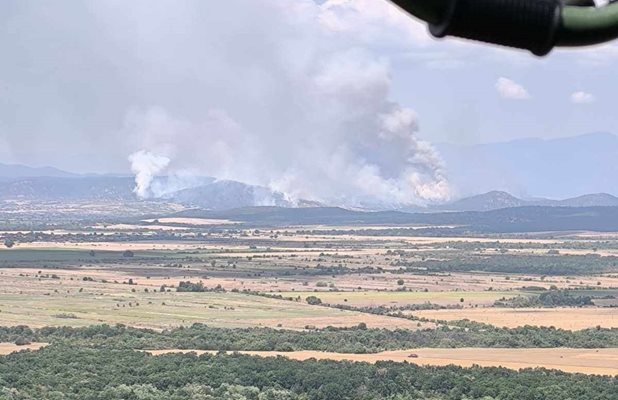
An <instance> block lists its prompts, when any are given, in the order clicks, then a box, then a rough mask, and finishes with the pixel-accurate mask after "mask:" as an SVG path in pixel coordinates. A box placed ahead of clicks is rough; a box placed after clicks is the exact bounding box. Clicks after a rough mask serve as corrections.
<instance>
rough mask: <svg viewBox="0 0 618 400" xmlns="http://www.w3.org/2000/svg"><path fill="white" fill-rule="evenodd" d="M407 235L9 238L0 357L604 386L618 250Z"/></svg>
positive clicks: (228, 231) (116, 230) (170, 225)
mask: <svg viewBox="0 0 618 400" xmlns="http://www.w3.org/2000/svg"><path fill="white" fill-rule="evenodd" d="M417 232H418V230H417V227H407V228H405V230H402V228H401V227H397V226H388V225H381V226H371V225H368V226H354V225H353V226H328V225H310V226H309V225H294V226H272V227H267V228H265V227H264V226H262V225H260V226H253V225H251V224H247V223H243V222H238V221H234V220H230V219H224V220H221V221H219V220H217V219H210V218H208V219H195V218H175V217H170V218H156V219H155V218H152V219H144V220H132V221H120V220H118V221H112V222H105V223H102V222H93V223H90V224H87V225H85V226H84V227H81V228H80V227H76V226H74V225H72V226H64V227H54V228H51V227H50V228H49V229H46V230H41V231H40V232H34V231H17V230H15V231H11V230H5V231H4V233H3V235H4V236H5V238H6V239H10V240H11V241H12V243H11V244H12V245H11V246H5V248H3V249H1V250H0V342H2V343H3V344H2V345H0V352H1V353H3V354H9V355H7V356H6V357H8V358H10V359H14V360H23V362H26V361H25V360H27V359H29V357H34V358H32V362H38V361H34V360H38V359H42V360H43V359H45V358H46V357H47V356H48V355H49V354H58V352H59V351H61V352H65V353H66V352H67V351H69V350H67V348H66V347H65V346H67V345H68V346H70V347H71V350H70V351H74V352H75V356H76V357H77V356H79V357H82V358H83V359H89V357H90V356H89V355H88V354H95V353H96V354H99V355H98V356H97V357H108V356H109V355H103V354H107V353H104V352H107V351H111V352H114V351H123V352H124V353H123V354H124V356H126V357H128V359H127V360H126V362H128V363H132V362H135V359H134V358H133V357H138V358H139V357H151V358H153V359H155V360H159V359H160V360H162V361H160V362H163V363H165V362H166V361H164V360H168V359H169V358H173V357H182V359H183V360H185V362H189V361H188V360H193V358H192V357H195V354H201V356H200V357H199V360H201V361H200V362H202V363H203V362H206V360H209V359H208V358H206V357H214V358H213V360H217V361H216V362H217V363H219V364H218V365H224V364H222V363H225V362H232V363H233V362H236V361H235V360H237V361H238V362H240V363H253V362H261V363H270V362H271V360H274V361H275V362H276V364H274V365H277V367H276V368H279V367H282V368H283V365H285V363H284V361H283V360H288V361H289V362H299V363H301V364H298V368H304V366H306V365H313V364H311V363H316V362H317V363H329V362H336V363H339V364H337V365H339V366H341V365H349V363H348V362H352V364H359V365H371V366H379V365H383V364H384V363H393V364H389V365H390V366H389V367H388V368H389V369H391V370H393V369H394V368H398V367H395V365H402V366H408V365H410V364H416V365H418V366H419V367H421V368H452V366H457V367H460V368H465V370H466V371H473V370H474V368H481V369H482V370H483V371H490V370H491V369H492V368H497V367H500V368H507V369H509V370H513V371H526V370H527V369H529V368H544V369H548V370H556V371H561V372H560V373H567V374H572V373H581V374H586V375H590V376H593V375H612V376H613V375H616V374H618V371H616V369H615V364H616V361H617V359H618V355H617V354H616V348H618V323H617V322H616V312H615V310H616V308H615V306H616V305H618V266H617V265H618V263H617V262H616V255H617V254H618V238H616V237H612V236H607V235H604V236H602V237H599V236H594V235H591V234H589V233H582V234H581V235H577V234H574V233H572V232H571V233H569V234H564V235H561V234H554V235H553V236H552V237H548V236H547V234H519V235H510V236H509V235H499V236H497V235H480V236H448V237H431V236H422V235H421V236H419V235H417ZM393 233H396V234H393ZM18 342H20V343H25V344H24V345H17V344H16V343H18ZM22 350H30V351H29V352H21V353H20V352H19V351H22ZM226 351H227V352H228V353H225V352H226ZM88 352H90V353H88ZM93 352H94V353H93ZM101 352H103V353H101ZM186 353H192V354H186ZM133 354H140V355H133ZM226 354H227V355H226ZM412 354H413V355H414V356H412ZM277 356H280V357H279V358H275V357H277ZM54 357H57V356H54ZM110 357H111V356H110ZM239 357H248V358H239ZM222 360H225V361H222ZM247 360H250V361H247ZM256 360H262V361H256ZM20 362H21V361H20ZM213 362H214V361H213ZM294 365H296V364H294ZM318 365H322V364H316V368H318V367H317V366H318ZM290 368H296V366H295V367H290ZM434 371H438V370H434ZM435 373H437V372H435ZM484 373H488V372H484ZM519 373H524V372H519ZM556 373H557V372H556ZM566 376H568V377H571V376H572V375H566ZM183 390H184V389H183Z"/></svg>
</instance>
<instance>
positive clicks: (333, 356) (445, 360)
mask: <svg viewBox="0 0 618 400" xmlns="http://www.w3.org/2000/svg"><path fill="white" fill-rule="evenodd" d="M148 353H150V354H153V355H164V354H174V353H195V354H214V353H215V352H214V351H204V350H182V349H169V350H149V351H148ZM229 353H230V354H231V353H232V352H229ZM238 353H240V354H245V355H250V356H258V357H286V358H290V359H293V360H300V361H304V360H310V359H315V360H334V361H353V362H368V363H372V364H374V363H376V362H380V361H395V362H407V363H411V364H417V365H429V366H447V365H457V366H460V367H467V368H469V367H472V366H475V365H478V366H481V367H503V368H509V369H515V370H519V369H525V368H548V369H557V370H560V371H564V372H573V373H581V374H589V375H618V349H563V348H555V349H485V348H463V349H410V350H395V351H385V352H381V353H376V354H342V353H329V352H321V351H292V352H276V351H272V352H269V351H240V352H238Z"/></svg>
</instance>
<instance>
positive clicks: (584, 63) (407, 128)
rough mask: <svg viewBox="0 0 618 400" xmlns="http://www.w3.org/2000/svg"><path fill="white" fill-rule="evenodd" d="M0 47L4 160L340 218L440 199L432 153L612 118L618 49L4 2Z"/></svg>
mask: <svg viewBox="0 0 618 400" xmlns="http://www.w3.org/2000/svg"><path fill="white" fill-rule="evenodd" d="M0 48H1V49H2V50H3V51H2V60H3V61H2V62H1V63H0V162H4V163H24V164H28V165H33V166H40V165H52V166H55V167H58V168H63V169H67V170H71V171H79V172H129V171H130V170H131V168H132V169H133V171H136V170H137V171H138V172H136V173H138V174H139V173H141V172H143V171H142V170H141V169H140V164H136V161H135V160H144V156H146V158H147V157H148V156H152V157H153V158H152V159H150V161H148V160H147V162H145V165H146V166H150V167H151V166H152V165H153V161H152V160H153V159H154V160H155V161H156V160H159V161H161V160H163V162H159V163H156V162H155V163H154V165H159V164H160V165H163V166H162V167H161V168H160V171H159V169H157V168H155V169H154V170H153V171H154V173H159V172H160V173H167V174H175V175H178V176H190V175H195V174H202V175H209V176H216V177H220V178H224V179H235V180H241V181H245V182H248V183H253V184H260V185H265V186H269V187H271V188H273V189H276V190H281V191H284V192H286V193H289V194H290V195H291V196H294V197H297V198H306V197H309V198H315V199H329V200H333V201H335V202H339V203H341V204H346V203H349V202H350V201H353V202H368V203H371V202H372V201H383V200H384V199H394V200H392V201H395V202H401V203H405V202H416V203H423V202H431V201H439V200H441V199H446V198H448V197H449V196H450V195H451V188H449V184H448V169H447V166H445V165H443V163H442V161H441V159H440V155H439V153H438V152H437V151H435V149H434V148H433V147H432V146H431V143H455V144H477V143H491V142H501V141H508V140H514V139H519V138H529V137H534V138H542V139H551V138H557V137H566V136H574V135H580V134H584V133H589V132H598V131H604V132H613V127H614V126H616V125H617V122H618V113H616V112H615V107H614V104H613V101H614V97H615V96H616V94H615V93H614V91H615V88H614V86H615V85H611V82H612V79H615V78H614V73H615V72H614V71H615V70H616V64H618V46H616V45H613V44H609V45H604V46H600V47H596V48H588V49H584V50H581V49H580V50H558V51H554V52H553V53H552V54H551V55H550V57H547V58H537V57H534V56H532V55H530V54H529V53H526V52H521V51H513V50H507V49H502V48H497V47H491V46H482V45H479V44H476V43H471V42H466V41H460V40H455V39H443V40H435V39H433V38H431V37H430V36H429V34H428V33H427V28H426V26H425V25H423V24H421V23H420V22H419V21H416V20H413V19H411V18H410V17H409V16H407V15H406V14H404V13H403V12H401V11H400V10H399V9H398V8H396V7H395V6H393V5H392V4H390V3H389V2H388V1H386V0H327V1H320V2H315V0H226V1H201V0H157V1H151V0H133V1H130V2H127V1H121V0H109V1H105V2H102V1H94V0H90V1H88V0H86V1H64V2H53V3H52V2H41V1H31V0H6V1H3V2H2V6H1V12H0ZM135 154H138V155H139V156H135ZM141 176H142V177H143V176H144V175H143V174H142V175H141ZM146 182H147V180H146ZM351 199H353V200H351Z"/></svg>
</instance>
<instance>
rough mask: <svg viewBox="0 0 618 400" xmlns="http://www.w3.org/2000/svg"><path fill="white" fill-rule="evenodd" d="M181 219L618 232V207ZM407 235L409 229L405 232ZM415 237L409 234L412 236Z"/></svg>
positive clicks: (320, 211) (311, 211) (278, 211)
mask: <svg viewBox="0 0 618 400" xmlns="http://www.w3.org/2000/svg"><path fill="white" fill-rule="evenodd" d="M174 216H179V217H192V218H208V219H222V220H230V221H235V222H238V223H243V224H248V225H251V226H264V227H267V226H294V225H299V226H302V225H324V224H328V225H332V226H336V225H340V226H345V227H354V226H357V227H358V228H345V229H361V230H362V229H364V227H366V226H369V225H377V226H382V227H384V226H388V227H384V228H382V229H384V230H385V231H386V232H385V233H386V234H388V235H396V234H397V226H401V228H404V229H405V228H408V227H409V226H411V225H424V226H425V228H423V227H421V226H417V227H415V232H417V234H430V235H437V236H447V235H453V234H464V235H465V234H469V233H524V232H543V233H547V232H558V231H559V232H566V231H597V232H616V231H618V207H547V206H525V207H512V208H503V209H498V210H492V211H463V212H441V213H406V212H401V211H379V212H365V211H352V210H346V209H343V208H338V207H319V208H282V207H245V208H239V209H233V210H225V211H207V210H199V209H193V210H185V211H181V212H179V213H176V214H174ZM404 232H405V231H404ZM406 234H409V233H406Z"/></svg>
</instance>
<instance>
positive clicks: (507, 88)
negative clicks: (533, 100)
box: [496, 77, 530, 100]
mask: <svg viewBox="0 0 618 400" xmlns="http://www.w3.org/2000/svg"><path fill="white" fill-rule="evenodd" d="M496 90H497V91H498V94H499V95H500V97H502V98H503V99H508V100H528V99H529V98H530V94H529V93H528V90H526V88H525V87H523V86H522V85H520V84H519V83H517V82H515V81H512V80H510V79H508V78H504V77H501V78H499V79H498V81H497V82H496Z"/></svg>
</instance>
